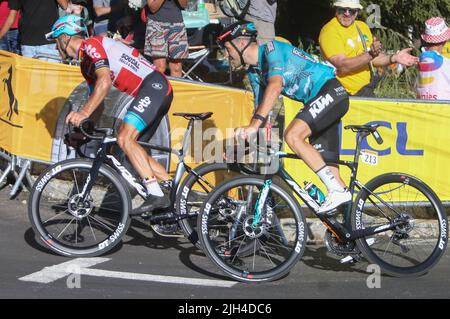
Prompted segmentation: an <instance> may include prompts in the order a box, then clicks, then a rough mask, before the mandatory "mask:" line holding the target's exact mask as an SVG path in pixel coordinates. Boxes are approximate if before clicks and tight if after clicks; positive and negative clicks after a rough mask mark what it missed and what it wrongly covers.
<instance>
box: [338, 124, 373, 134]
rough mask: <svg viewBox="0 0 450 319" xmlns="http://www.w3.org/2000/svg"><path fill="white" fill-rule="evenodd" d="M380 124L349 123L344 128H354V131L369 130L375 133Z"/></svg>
mask: <svg viewBox="0 0 450 319" xmlns="http://www.w3.org/2000/svg"><path fill="white" fill-rule="evenodd" d="M378 126H379V125H378V124H374V125H347V126H345V127H344V128H345V129H346V130H352V131H353V132H368V133H373V132H375V131H376V130H377V128H378Z"/></svg>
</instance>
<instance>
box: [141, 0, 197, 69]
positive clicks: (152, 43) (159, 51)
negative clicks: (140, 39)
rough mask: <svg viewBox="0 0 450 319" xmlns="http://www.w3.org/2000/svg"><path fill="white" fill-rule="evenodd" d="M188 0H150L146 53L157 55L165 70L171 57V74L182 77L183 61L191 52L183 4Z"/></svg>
mask: <svg viewBox="0 0 450 319" xmlns="http://www.w3.org/2000/svg"><path fill="white" fill-rule="evenodd" d="M186 5H187V0H147V7H146V9H147V11H148V15H147V30H146V33H145V45H144V54H145V55H147V56H149V57H151V58H152V59H153V64H154V65H155V66H156V67H157V68H158V70H159V71H160V72H162V73H165V72H166V69H167V61H169V69H170V75H171V76H174V77H181V76H182V75H183V74H182V68H181V61H182V60H183V59H185V58H186V57H187V56H188V54H189V52H188V49H189V44H188V39H187V33H186V27H185V26H184V22H183V16H182V14H181V10H182V8H185V7H186Z"/></svg>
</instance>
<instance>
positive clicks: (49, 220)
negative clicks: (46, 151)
mask: <svg viewBox="0 0 450 319" xmlns="http://www.w3.org/2000/svg"><path fill="white" fill-rule="evenodd" d="M92 163H93V162H92V160H85V159H70V160H66V161H63V162H61V163H57V164H55V165H52V166H50V167H48V168H47V169H46V170H45V171H43V172H42V174H41V175H40V176H39V177H38V179H37V180H36V183H35V184H34V186H33V190H32V192H31V194H30V201H29V206H28V214H29V218H30V222H31V225H32V227H33V230H34V232H35V234H36V235H38V236H39V237H40V238H41V239H42V240H43V242H44V243H45V244H46V245H47V247H49V248H50V249H51V250H52V251H54V252H56V253H57V254H59V255H63V256H72V257H86V256H99V255H101V254H104V253H106V252H107V251H109V250H110V249H112V248H113V247H115V246H116V245H117V244H118V243H119V242H120V240H121V238H122V236H123V235H124V234H125V233H126V231H127V229H128V226H129V224H130V218H129V216H128V212H129V211H130V209H131V199H130V195H129V192H128V191H127V190H126V189H125V187H124V186H123V185H122V180H121V179H120V177H119V176H118V175H117V173H115V172H114V171H113V170H112V169H111V168H109V167H108V166H106V165H103V166H101V167H100V170H99V173H98V176H97V178H96V179H95V181H94V182H93V183H94V184H93V187H92V190H91V191H90V193H89V194H86V195H85V196H83V192H84V187H85V184H86V183H87V181H88V180H89V179H90V177H89V172H90V170H91V168H92Z"/></svg>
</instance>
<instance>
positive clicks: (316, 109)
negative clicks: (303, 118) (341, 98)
mask: <svg viewBox="0 0 450 319" xmlns="http://www.w3.org/2000/svg"><path fill="white" fill-rule="evenodd" d="M333 102H334V99H333V98H332V97H331V95H330V94H327V95H325V96H321V97H319V98H318V99H316V100H315V101H314V102H312V103H311V107H310V108H309V113H311V116H312V117H313V119H315V118H316V117H317V115H319V114H320V112H322V111H323V109H324V108H326V107H327V106H328V105H330V104H331V103H333Z"/></svg>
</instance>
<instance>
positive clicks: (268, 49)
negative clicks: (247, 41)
mask: <svg viewBox="0 0 450 319" xmlns="http://www.w3.org/2000/svg"><path fill="white" fill-rule="evenodd" d="M273 51H275V46H274V45H273V42H272V41H270V42H268V43H267V45H266V53H270V52H273Z"/></svg>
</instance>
